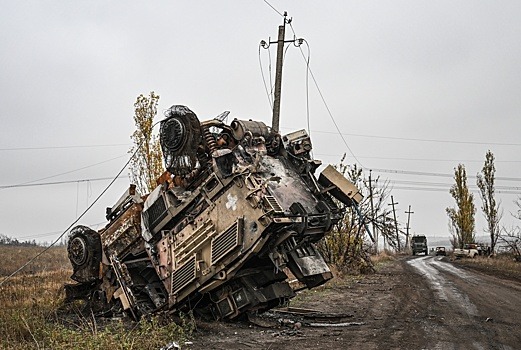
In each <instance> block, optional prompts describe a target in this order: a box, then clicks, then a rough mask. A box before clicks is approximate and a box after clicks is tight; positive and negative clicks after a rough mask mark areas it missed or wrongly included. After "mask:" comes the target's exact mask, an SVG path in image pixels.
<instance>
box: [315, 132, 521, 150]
mask: <svg viewBox="0 0 521 350" xmlns="http://www.w3.org/2000/svg"><path fill="white" fill-rule="evenodd" d="M313 132H315V133H317V134H337V133H336V132H334V131H320V130H314V131H313ZM343 135H345V136H355V137H368V138H375V139H388V140H400V141H416V142H436V143H455V144H466V145H485V146H486V145H491V146H521V143H507V142H478V141H459V140H437V139H420V138H410V137H395V136H379V135H364V134H351V133H343Z"/></svg>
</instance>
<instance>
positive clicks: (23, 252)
mask: <svg viewBox="0 0 521 350" xmlns="http://www.w3.org/2000/svg"><path fill="white" fill-rule="evenodd" d="M41 249H43V248H41V247H0V257H1V259H2V269H3V271H4V272H3V273H4V274H9V273H11V272H13V271H14V270H16V269H17V268H18V267H20V266H21V265H22V264H23V263H25V262H26V261H27V260H28V259H29V258H31V257H33V256H34V255H35V254H37V253H38V252H39V251H40V250H41ZM47 254H48V256H46V255H47ZM5 262H7V263H5ZM69 266H70V265H69V263H68V259H67V256H66V249H65V248H63V247H57V248H52V249H51V250H50V251H49V252H48V253H45V254H44V255H42V257H41V259H38V260H37V261H36V262H35V263H34V264H31V267H30V270H29V271H25V272H24V273H22V274H20V275H16V276H15V277H13V278H11V279H9V280H8V281H7V282H6V283H4V284H3V285H2V286H0V349H101V348H108V349H111V350H113V349H159V348H161V347H162V346H165V345H166V344H168V343H170V342H172V341H176V340H177V341H180V340H183V339H186V337H187V336H189V335H190V334H191V332H192V330H193V322H192V320H191V319H188V318H184V319H181V323H180V324H176V323H174V322H170V323H165V322H164V321H163V320H162V319H160V318H159V317H157V318H152V319H151V320H147V321H141V322H139V323H135V322H130V321H128V320H125V319H123V320H119V321H111V320H96V319H94V318H92V317H89V316H88V315H87V316H83V315H81V314H80V312H79V311H77V310H76V309H75V307H74V305H65V304H64V291H63V285H64V283H67V282H69V283H70V282H71V280H70V279H69V276H70V275H71V273H72V270H71V269H70V267H69ZM35 271H37V272H35ZM3 280H4V277H0V281H3ZM102 323H103V325H101V324H102Z"/></svg>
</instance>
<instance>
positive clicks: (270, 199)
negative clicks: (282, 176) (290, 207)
mask: <svg viewBox="0 0 521 350" xmlns="http://www.w3.org/2000/svg"><path fill="white" fill-rule="evenodd" d="M264 200H265V201H266V203H267V204H268V205H269V207H270V208H271V209H273V211H274V212H275V213H283V212H284V209H282V207H281V206H280V204H279V202H278V201H277V198H275V197H273V196H264Z"/></svg>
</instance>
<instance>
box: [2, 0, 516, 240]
mask: <svg viewBox="0 0 521 350" xmlns="http://www.w3.org/2000/svg"><path fill="white" fill-rule="evenodd" d="M0 4H1V12H0V18H1V20H0V60H1V64H0V101H1V102H0V118H1V122H2V123H1V127H0V164H1V166H0V169H1V172H0V196H1V198H2V199H1V200H0V234H6V235H8V236H12V237H17V238H19V239H22V240H25V239H36V240H37V241H51V240H53V239H55V238H56V237H57V236H59V234H60V233H61V232H62V231H63V230H64V229H65V228H67V227H68V226H69V224H70V223H71V222H73V221H74V220H75V218H76V217H77V216H78V215H79V214H81V213H82V212H83V211H84V210H85V209H86V208H87V206H89V205H90V204H91V203H92V202H93V201H94V199H95V198H96V197H97V196H98V195H99V193H100V192H101V191H102V190H103V188H105V186H106V185H107V184H108V183H109V181H110V180H108V178H112V177H114V176H115V175H116V174H117V172H118V171H119V170H120V169H121V168H122V167H123V165H124V164H125V163H126V161H127V160H128V154H127V152H128V149H129V147H130V146H131V141H130V138H129V136H130V134H131V133H132V131H133V129H134V125H133V120H132V115H133V103H134V101H135V98H136V96H138V95H139V94H141V93H143V94H147V93H148V92H149V91H155V92H156V93H158V94H159V95H160V96H161V97H160V103H159V110H160V114H159V115H158V120H159V119H160V118H161V117H162V112H163V111H164V110H165V109H167V108H168V107H170V106H171V105H173V104H184V105H187V106H189V107H190V108H191V109H192V110H193V111H195V112H196V113H197V114H198V116H199V118H200V119H207V118H212V117H214V116H216V115H218V114H219V113H221V112H223V111H225V110H229V111H231V117H232V118H234V117H237V118H255V119H260V120H263V121H265V122H266V123H267V124H269V123H270V122H271V107H270V104H269V100H268V97H267V95H266V91H265V89H264V85H263V80H262V74H261V69H260V67H261V66H262V69H263V72H264V76H265V78H266V79H267V80H268V81H269V72H270V70H269V66H270V64H269V62H270V58H271V61H272V64H273V66H272V68H273V70H274V58H275V53H276V50H275V47H274V46H272V47H271V48H270V50H269V52H268V51H267V50H264V49H262V50H260V54H259V42H260V41H261V40H262V39H264V40H268V39H269V38H270V37H271V38H272V39H273V38H275V37H276V35H277V26H278V25H279V24H281V23H282V18H281V16H280V15H279V14H278V13H277V11H279V12H283V11H287V12H288V16H289V17H291V18H293V21H292V27H293V29H294V31H295V33H296V35H297V36H298V37H302V38H304V39H306V42H307V43H308V44H309V51H308V47H307V46H306V45H303V46H302V52H303V53H304V56H307V54H308V52H310V57H311V61H310V62H311V63H310V66H311V70H312V72H313V75H314V77H315V78H316V81H317V83H318V87H319V89H320V91H321V93H322V96H323V97H324V100H325V102H326V104H324V101H323V100H322V98H321V96H320V94H319V92H318V89H317V87H316V86H315V84H314V83H313V81H312V80H311V79H310V81H309V110H310V114H309V116H310V117H309V124H310V129H311V136H312V140H313V145H314V155H315V157H316V158H319V159H322V160H323V161H324V163H338V161H339V160H340V158H341V156H342V154H344V153H347V160H348V162H349V163H359V164H360V165H361V166H362V167H364V169H366V171H368V169H372V170H373V174H374V175H375V176H377V175H379V176H380V177H381V179H382V180H384V179H387V180H389V181H391V184H392V185H393V187H394V189H393V191H392V193H393V196H394V199H395V201H396V202H398V203H399V204H398V205H397V212H398V219H399V220H400V221H401V222H405V221H406V219H407V216H406V214H405V211H406V210H407V209H408V206H409V205H411V209H412V211H414V214H413V215H412V217H411V230H412V232H415V233H425V234H426V235H428V236H430V237H434V236H436V237H442V236H448V224H447V223H448V220H447V216H446V214H445V208H446V207H448V206H453V205H454V202H453V200H452V198H451V197H450V195H449V193H448V189H449V187H450V185H451V184H452V182H453V180H452V178H451V177H452V174H453V171H454V170H453V169H454V167H456V166H457V165H458V164H459V163H462V164H464V165H465V166H466V169H467V172H468V175H469V185H470V187H471V188H473V189H476V186H475V175H476V173H477V172H478V171H479V170H480V169H481V167H482V165H483V161H484V158H485V153H486V151H487V150H489V149H490V150H491V151H492V152H493V153H494V155H495V157H496V168H497V173H496V176H497V177H498V179H497V187H498V190H500V192H501V193H498V199H499V200H501V203H502V207H503V208H504V218H503V224H504V225H505V226H507V227H510V226H512V225H517V224H518V222H516V220H514V219H513V218H512V216H511V212H515V210H516V207H515V205H514V204H513V201H514V200H515V199H516V198H517V197H518V196H519V195H520V194H521V175H520V174H519V169H520V165H521V158H520V156H519V154H520V150H521V140H520V139H519V133H520V130H521V118H520V117H521V115H520V114H521V69H520V66H519V64H520V62H521V45H520V42H519V38H521V21H520V20H519V19H520V18H521V2H519V1H506V0H505V1H492V0H490V1H486V0H481V1H475V0H468V1H463V0H462V1H418V0H408V1H405V0H404V1H344V0H343V1H325V2H324V1H320V2H319V1H298V2H296V1H281V0H270V4H271V5H272V6H273V8H275V10H274V9H273V8H272V7H270V6H268V4H266V2H264V1H262V0H256V1H253V0H252V1H226V0H221V1H183V2H181V1H155V2H143V1H125V2H123V1H120V2H116V1H111V2H107V1H103V2H102V1H51V0H49V1H6V0H0ZM291 35H292V32H291V28H288V37H289V36H291ZM284 69H285V70H284V78H283V92H282V110H281V129H282V132H290V131H292V130H297V129H302V128H307V117H306V65H305V60H304V58H303V56H302V53H301V51H300V50H299V49H298V48H295V47H289V48H288V50H287V52H286V57H285V67H284ZM273 70H272V73H274V72H273ZM326 105H327V107H328V108H329V110H330V112H331V113H328V109H327V108H326ZM335 123H336V124H337V126H338V129H340V131H341V132H342V134H343V135H344V139H345V141H346V143H347V146H349V148H350V150H351V151H349V149H348V147H347V146H346V143H344V141H343V140H342V138H341V137H340V136H339V134H338V132H337V128H336V127H335ZM127 173H128V172H127V171H125V172H124V174H127ZM42 183H43V184H42ZM49 183H54V184H49ZM128 183H129V180H128V178H126V177H125V178H122V179H119V180H117V181H116V182H115V184H114V185H113V186H112V187H111V188H110V190H109V191H108V192H107V193H106V194H105V195H104V196H103V197H102V198H101V200H100V201H99V202H98V203H97V204H96V205H95V206H94V207H93V208H92V210H91V211H90V212H89V213H88V214H87V215H86V216H85V217H84V218H83V219H82V220H81V221H80V222H81V223H82V224H86V225H90V226H92V227H94V228H98V227H99V226H100V225H102V224H103V221H104V212H105V207H107V206H112V205H113V204H114V203H115V202H116V201H117V199H118V198H119V196H120V195H121V194H122V193H123V191H124V190H125V189H126V188H127V186H128ZM36 184H40V185H37V186H35V185H36ZM12 185H17V186H14V187H12ZM28 185H31V186H28ZM475 199H476V206H477V207H478V208H479V207H480V200H479V196H478V194H477V192H476V193H475ZM476 218H477V225H476V233H477V234H478V235H481V234H483V228H484V225H485V222H484V220H483V217H482V214H481V212H480V211H478V212H477V213H476Z"/></svg>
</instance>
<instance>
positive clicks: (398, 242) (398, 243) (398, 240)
mask: <svg viewBox="0 0 521 350" xmlns="http://www.w3.org/2000/svg"><path fill="white" fill-rule="evenodd" d="M396 204H399V203H395V202H394V198H393V196H392V195H391V203H390V204H388V205H392V206H393V215H394V226H395V227H396V244H397V247H398V251H400V236H399V233H398V221H397V220H396V210H395V208H394V206H395V205H396Z"/></svg>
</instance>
